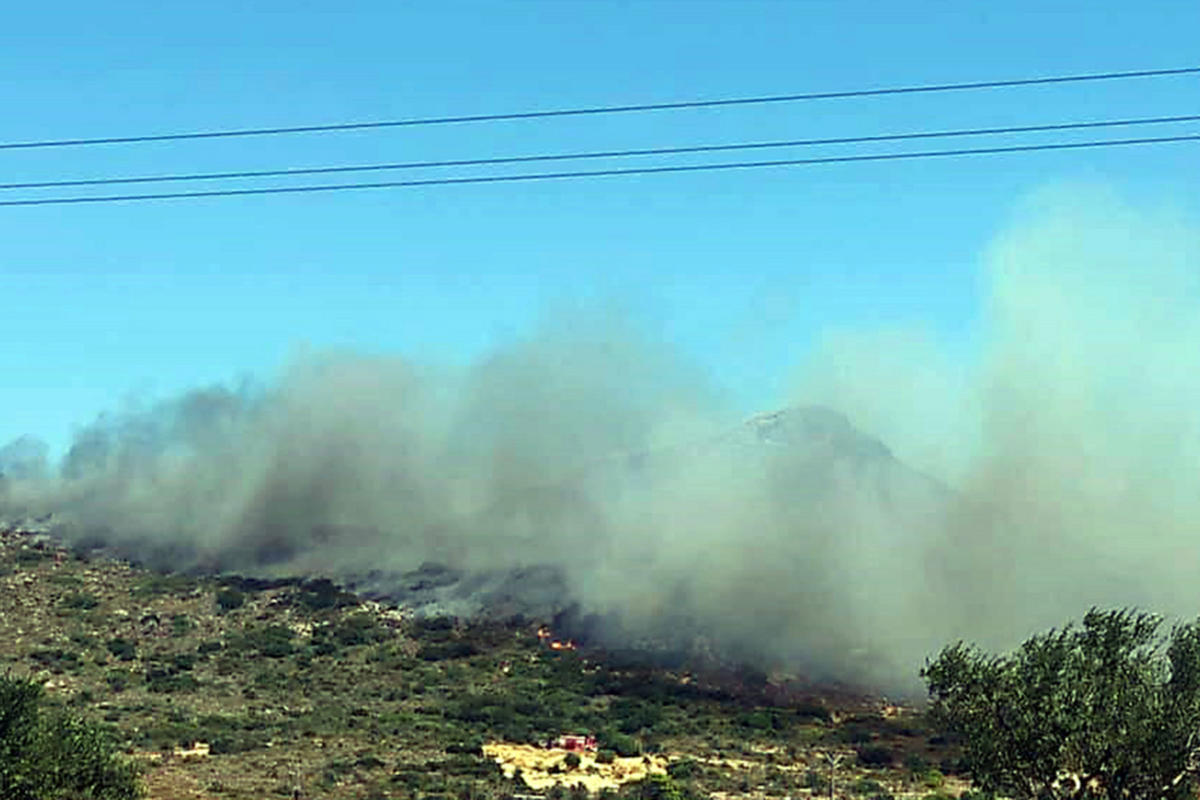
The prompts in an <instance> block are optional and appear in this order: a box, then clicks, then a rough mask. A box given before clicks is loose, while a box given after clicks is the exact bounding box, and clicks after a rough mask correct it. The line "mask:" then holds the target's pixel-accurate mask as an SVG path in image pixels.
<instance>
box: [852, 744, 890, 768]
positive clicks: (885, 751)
mask: <svg viewBox="0 0 1200 800" xmlns="http://www.w3.org/2000/svg"><path fill="white" fill-rule="evenodd" d="M895 760H896V755H895V753H893V752H892V751H891V750H890V749H889V748H887V747H882V746H880V745H873V746H870V747H860V748H858V763H860V764H862V765H863V766H864V767H889V766H891V765H892V762H893V761H895Z"/></svg>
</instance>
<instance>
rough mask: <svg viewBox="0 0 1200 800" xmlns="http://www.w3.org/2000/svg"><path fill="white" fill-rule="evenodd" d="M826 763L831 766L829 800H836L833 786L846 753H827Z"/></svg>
mask: <svg viewBox="0 0 1200 800" xmlns="http://www.w3.org/2000/svg"><path fill="white" fill-rule="evenodd" d="M824 756H825V762H826V763H827V764H829V800H834V797H833V786H834V781H835V778H836V775H837V768H838V767H839V766H841V764H842V759H844V758H845V757H846V754H845V753H833V752H829V753H825V754H824Z"/></svg>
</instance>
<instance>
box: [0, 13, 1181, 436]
mask: <svg viewBox="0 0 1200 800" xmlns="http://www.w3.org/2000/svg"><path fill="white" fill-rule="evenodd" d="M3 26H4V31H5V33H4V34H3V46H0V101H2V103H3V106H2V107H3V108H4V111H5V113H4V115H3V117H2V118H0V141H4V142H15V141H26V140H39V139H58V138H72V137H80V136H84V137H90V136H121V135H129V134H142V133H170V132H177V131H188V130H199V129H224V128H239V127H259V126H276V125H279V126H287V125H304V124H319V123H325V122H341V121H352V120H374V119H396V118H408V117H426V116H439V115H450V114H477V113H478V114H487V113H501V112H507V111H519V110H527V109H540V108H561V107H578V106H590V105H607V104H624V103H640V102H660V101H673V100H681V99H693V98H717V97H726V96H745V95H765V94H776V93H793V92H807V91H825V90H840V89H857V88H864V87H877V86H900V85H911V84H921V83H943V82H959V81H975V80H991V79H1003V78H1020V77H1033V76H1039V75H1058V74H1073V73H1086V72H1102V71H1109V70H1125V69H1144V68H1159V67H1161V68H1170V67H1179V66H1194V65H1195V64H1196V63H1197V62H1196V53H1197V50H1196V46H1195V45H1196V31H1197V30H1200V4H1197V3H1196V2H1195V1H1194V0H1177V1H1174V0H1162V1H1151V2H1143V3H1137V4H1131V3H1117V2H1095V0H1092V2H1057V1H1055V0H1046V1H1039V2H1032V1H1030V2H1026V1H1025V0H1021V1H1019V2H1008V3H1003V4H983V3H961V2H923V3H922V2H895V3H884V2H879V1H878V0H876V1H875V2H865V1H863V0H857V1H856V0H839V1H837V2H810V1H808V0H803V1H802V0H796V1H795V2H783V1H782V0H779V1H777V2H753V1H752V0H736V2H715V1H712V2H666V1H665V0H664V2H600V1H599V0H595V1H594V2H584V1H583V0H576V1H574V2H568V1H567V0H559V1H558V2H532V1H530V2H506V3H501V2H493V3H468V2H408V3H394V2H358V3H336V4H335V3H307V2H297V1H296V0H291V1H290V2H286V3H285V2H255V3H252V4H250V3H234V2H209V3H205V4H173V3H128V2H110V3H104V4H95V3H82V2H62V3H53V4H41V5H36V6H31V5H28V4H24V5H21V6H20V7H15V8H11V9H7V10H6V11H5V13H4V22H3ZM1198 89H1200V79H1198V78H1196V77H1195V76H1191V77H1188V78H1169V79H1160V80H1137V81H1125V82H1112V83H1094V84H1083V85H1066V86H1059V87H1041V88H1030V89H1011V90H1004V91H991V92H970V93H967V92H963V93H952V94H936V95H924V96H902V97H893V98H877V99H863V100H839V101H828V102H814V103H803V104H781V105H774V106H763V107H744V108H738V109H724V110H713V109H709V110H695V111H688V112H679V113H669V114H668V113H659V114H641V115H622V116H610V117H585V118H574V119H563V120H550V121H537V122H534V121H528V122H510V123H498V124H494V125H469V126H456V127H432V128H421V129H405V130H390V131H372V132H353V133H345V134H338V135H322V136H316V135H297V136H287V137H271V138H261V139H230V140H210V141H203V142H164V143H156V144H146V145H137V146H103V147H92V148H78V149H53V150H8V151H0V178H2V180H3V182H14V181H23V180H54V179H69V178H87V177H103V176H115V175H139V174H155V173H169V172H177V171H187V172H192V171H208V170H227V169H264V168H275V167H278V168H288V167H302V166H323V165H330V164H354V163H370V162H386V161H407V160H422V159H434V158H463V157H477V156H484V157H486V156H492V155H521V154H529V153H542V152H557V151H570V150H588V149H598V148H603V149H607V148H621V147H655V146H672V145H688V144H707V143H722V142H733V141H749V140H766V139H776V138H780V139H786V138H804V137H824V136H842V135H860V134H873V133H885V132H904V131H912V130H922V129H949V128H967V127H974V126H1000V125H1015V124H1037V123H1041V122H1060V121H1073V120H1088V119H1105V118H1120V117H1146V116H1156V115H1166V114H1189V113H1197V111H1198V103H1197V99H1198V97H1200V92H1198ZM1158 130H1159V129H1155V131H1156V133H1157V131H1158ZM1161 132H1162V133H1164V134H1165V133H1168V132H1191V133H1194V132H1196V126H1195V125H1193V126H1190V127H1188V128H1186V130H1185V128H1183V127H1179V126H1176V127H1173V128H1162V129H1161ZM1101 135H1104V134H1101ZM1113 135H1114V136H1122V135H1125V134H1121V133H1114V134H1113ZM1145 135H1155V134H1154V133H1149V132H1148V131H1147V132H1146V133H1145ZM1071 138H1079V139H1084V138H1099V136H1098V135H1097V134H1096V133H1094V132H1093V133H1085V134H1079V135H1077V136H1075V135H1073V134H1058V135H1056V136H1053V137H1043V138H1037V137H1026V138H1025V139H1022V141H1050V140H1058V141H1061V140H1068V139H1071ZM989 141H990V140H989ZM981 144H982V142H981ZM924 146H927V145H924ZM875 149H882V146H881V147H880V148H875ZM896 149H901V148H900V147H897V148H896ZM851 152H862V149H861V148H832V147H830V148H825V149H823V150H813V151H804V153H803V155H809V154H811V155H838V154H843V153H851ZM1198 153H1200V150H1198V148H1197V146H1196V145H1195V144H1176V145H1163V146H1155V147H1146V148H1137V149H1125V148H1120V149H1112V150H1098V151H1078V152H1065V153H1038V154H1028V155H1020V156H1000V157H990V158H972V159H944V160H934V161H913V162H893V163H874V164H872V163H867V164H857V165H833V166H826V167H812V168H798V169H781V170H769V171H766V170H763V171H749V172H737V173H735V172H714V173H698V174H689V175H676V176H647V177H633V178H619V179H603V180H588V181H563V182H550V183H525V184H498V185H488V186H466V187H441V188H439V187H433V188H424V189H416V190H407V189H406V190H396V191H371V192H345V193H336V194H315V195H308V196H288V195H283V196H268V197H250V198H229V199H213V200H198V201H176V202H163V203H128V204H111V205H80V206H45V207H32V208H0V303H2V306H0V307H2V308H3V314H0V376H3V377H2V379H0V389H3V391H0V443H2V442H4V441H7V440H9V439H11V438H13V437H15V436H17V435H19V434H22V433H33V434H36V435H39V436H41V437H42V438H44V439H46V440H48V441H50V442H51V443H52V445H53V446H54V447H55V448H56V449H61V448H62V447H63V446H64V444H65V443H66V442H67V441H68V439H69V436H70V434H71V431H72V430H73V429H74V428H75V427H77V426H79V425H81V424H84V423H86V422H88V421H89V420H90V419H92V418H93V417H94V416H95V415H96V414H97V413H99V412H101V411H102V410H105V409H111V408H114V407H118V406H120V405H121V404H122V403H123V402H126V401H127V400H128V399H129V398H131V397H132V398H140V399H142V400H146V399H151V398H155V397H162V396H166V395H169V394H172V393H175V392H178V391H180V390H182V389H185V388H187V387H191V386H195V385H200V384H206V383H211V382H215V381H228V380H234V379H236V378H237V377H238V376H240V375H243V374H247V373H254V374H259V375H269V374H270V373H271V372H272V371H274V370H275V369H277V368H278V367H279V366H280V365H281V364H282V362H283V361H284V360H285V359H286V358H287V357H288V354H289V353H290V352H292V351H293V349H294V348H296V347H297V346H314V347H327V346H336V347H352V348H358V349H362V350H366V351H371V352H398V353H405V354H409V355H410V356H412V357H415V358H419V359H423V360H430V361H440V360H449V361H455V362H463V361H468V360H470V359H472V358H474V357H477V356H478V355H479V354H481V353H483V352H485V351H486V350H487V349H488V348H489V347H490V346H493V345H494V344H495V343H497V342H503V341H505V340H506V339H509V338H511V337H514V336H519V335H522V334H523V333H525V332H527V331H529V330H530V329H531V328H532V327H533V325H534V324H535V323H536V320H537V319H538V317H539V315H541V314H542V313H543V312H544V311H545V310H546V308H547V307H550V306H553V305H554V304H555V303H557V302H561V301H579V300H587V299H588V298H593V297H595V298H605V299H611V298H618V299H620V300H622V301H624V302H628V303H630V304H632V305H633V307H635V308H636V309H638V312H639V313H640V314H642V315H643V316H644V317H645V318H646V320H648V321H649V322H650V324H652V325H653V326H655V329H656V330H657V331H658V332H659V333H660V335H662V336H664V337H666V338H668V339H670V340H671V341H673V342H676V343H677V344H678V345H679V346H680V347H681V348H682V349H683V350H684V351H685V352H687V353H689V354H690V355H691V356H692V357H693V358H694V359H695V360H697V361H698V362H700V363H701V364H702V365H703V366H704V367H705V368H707V369H710V370H711V371H712V372H713V373H714V374H715V375H716V376H717V378H718V380H719V381H720V382H721V383H723V384H725V385H726V386H727V387H728V388H729V389H730V391H732V392H733V393H734V394H735V395H736V396H737V397H738V398H739V399H740V400H741V402H742V403H743V404H744V405H745V406H746V408H747V409H748V410H749V409H752V408H761V407H767V406H770V405H772V404H773V403H776V402H779V400H780V398H781V395H782V393H783V392H784V390H785V387H786V385H787V376H788V373H789V370H792V369H794V368H795V365H796V364H797V363H799V362H801V361H802V360H803V358H804V354H805V353H806V352H807V350H808V349H809V348H810V347H811V346H812V343H813V341H814V338H815V337H817V336H819V335H820V334H821V333H822V332H823V331H826V330H828V329H830V328H836V327H846V328H857V327H869V326H872V325H920V326H925V327H926V328H928V330H929V331H931V333H932V335H934V336H935V337H936V338H938V339H939V340H941V341H943V342H944V343H946V344H947V345H948V346H949V347H950V348H951V349H952V350H954V349H955V348H956V347H958V348H959V349H960V350H961V351H962V352H963V354H964V356H965V357H969V354H970V346H971V344H970V343H971V342H972V341H973V339H972V336H973V332H974V331H975V328H976V325H977V323H978V316H979V312H980V308H981V297H980V286H979V270H978V265H979V260H980V258H981V254H982V252H983V251H984V249H985V248H986V247H987V244H988V242H989V240H991V239H992V237H994V236H995V235H996V234H997V233H998V232H999V231H1000V230H1002V229H1003V228H1004V226H1005V225H1006V224H1007V223H1008V221H1009V219H1010V218H1011V216H1012V215H1013V214H1014V213H1015V210H1016V209H1017V208H1018V207H1019V205H1020V203H1021V202H1022V198H1024V197H1027V196H1028V195H1029V194H1030V193H1031V192H1035V191H1037V190H1038V189H1039V188H1041V187H1043V186H1045V185H1047V184H1054V183H1060V182H1073V181H1081V182H1087V183H1096V184H1103V185H1105V186H1110V187H1112V188H1113V190H1114V191H1116V192H1118V193H1119V194H1121V195H1122V196H1123V197H1125V198H1127V199H1128V200H1129V201H1130V202H1132V203H1134V204H1137V203H1140V202H1146V203H1155V204H1168V205H1171V206H1173V207H1176V208H1179V209H1182V210H1183V211H1184V212H1185V213H1187V214H1192V215H1195V214H1196V212H1198V211H1200V189H1198V188H1197V186H1198V183H1197V181H1196V180H1195V176H1196V175H1197V174H1198V173H1200V169H1198V168H1200V156H1198ZM797 155H802V154H801V153H797ZM702 160H704V159H701V158H696V159H693V161H695V162H697V163H698V162H699V161H702ZM709 160H725V159H724V158H722V157H716V158H712V159H709ZM645 163H650V162H645ZM632 165H633V164H629V165H628V166H632ZM614 166H620V165H614ZM513 171H524V170H523V169H522V168H517V169H515V170H513ZM476 172H477V171H476ZM427 174H428V175H429V176H433V175H441V174H444V173H443V172H433V171H430V172H429V173H427ZM385 179H386V178H385ZM303 182H317V181H314V180H312V179H305V180H304V181H303ZM284 183H286V182H283V181H281V182H279V184H280V185H283V184H284ZM259 185H263V184H259ZM267 185H269V184H267ZM46 194H47V195H49V194H50V192H47V193H46ZM35 195H36V193H33V192H30V193H27V194H26V195H24V196H35ZM4 196H5V197H9V196H12V197H15V196H17V195H16V194H15V193H11V192H9V193H4Z"/></svg>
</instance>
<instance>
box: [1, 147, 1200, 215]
mask: <svg viewBox="0 0 1200 800" xmlns="http://www.w3.org/2000/svg"><path fill="white" fill-rule="evenodd" d="M1187 141H1200V134H1192V135H1184V136H1160V137H1153V138H1142V139H1110V140H1105V141H1092V142H1060V143H1055V144H1028V145H1013V146H1009V147H980V148H969V149H959V150H927V151H923V152H913V153H873V154H867V155H858V156H830V157H826V158H796V159H784V160H778V161H736V162H729V163H723V164H690V165H682V166H664V167H638V168H634V169H604V170H579V171H573V172H536V173H526V174H522V175H480V176H470V177H465V178H428V179H424V180H412V181H380V182H377V183H343V184H331V185H318V186H282V187H271V188H266V189H218V190H214V191H205V192H162V193H156V194H125V195H96V196H91V197H47V198H41V199H29V200H0V206H49V205H67V204H76V203H117V202H125V201H136V200H178V199H184V198H200V197H238V196H247V195H260V194H301V193H313V192H340V191H349V190H360V189H399V188H410V187H418V186H454V185H462V184H471V183H516V182H521V181H544V180H564V179H572V178H602V177H615V176H624V175H656V174H664V173H674V172H711V171H715V170H732V169H753V168H761V167H798V166H809V165H816V164H845V163H851V162H859V161H902V160H909V159H919V158H937V157H941V156H978V155H995V154H1000V153H1028V152H1034V151H1039V150H1079V149H1084V148H1098V147H1117V146H1131V145H1148V144H1163V143H1167V142H1187Z"/></svg>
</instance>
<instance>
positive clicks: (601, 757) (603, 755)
mask: <svg viewBox="0 0 1200 800" xmlns="http://www.w3.org/2000/svg"><path fill="white" fill-rule="evenodd" d="M616 760H617V754H616V752H615V751H613V750H600V751H599V752H597V753H596V763H597V764H611V763H613V762H614V761H616Z"/></svg>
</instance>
